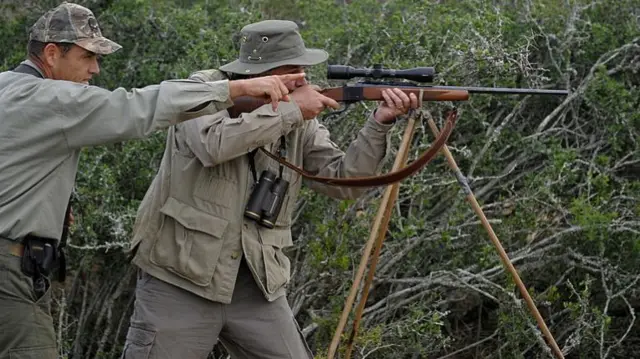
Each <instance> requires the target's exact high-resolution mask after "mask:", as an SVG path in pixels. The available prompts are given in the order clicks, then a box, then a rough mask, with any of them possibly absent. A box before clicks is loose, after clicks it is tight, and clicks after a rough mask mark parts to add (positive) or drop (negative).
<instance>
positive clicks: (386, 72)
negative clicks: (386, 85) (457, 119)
mask: <svg viewBox="0 0 640 359" xmlns="http://www.w3.org/2000/svg"><path fill="white" fill-rule="evenodd" d="M435 72H436V71H435V69H434V68H433V67H414V68H411V69H402V70H395V69H385V68H383V67H382V65H374V66H373V68H372V69H367V68H356V67H352V66H344V65H329V66H328V67H327V78H329V79H340V80H348V79H351V78H354V77H373V78H382V77H388V78H396V79H406V80H410V81H416V82H432V81H433V76H434V75H435Z"/></svg>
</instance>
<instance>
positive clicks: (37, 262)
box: [22, 236, 56, 277]
mask: <svg viewBox="0 0 640 359" xmlns="http://www.w3.org/2000/svg"><path fill="white" fill-rule="evenodd" d="M23 244H24V253H23V255H22V272H23V273H24V274H26V275H28V276H30V277H36V276H40V275H44V276H47V275H49V273H51V270H52V269H53V266H54V264H55V261H56V249H55V247H54V245H53V244H52V243H51V241H49V240H47V239H44V238H38V237H31V236H28V237H26V238H25V239H24V241H23Z"/></svg>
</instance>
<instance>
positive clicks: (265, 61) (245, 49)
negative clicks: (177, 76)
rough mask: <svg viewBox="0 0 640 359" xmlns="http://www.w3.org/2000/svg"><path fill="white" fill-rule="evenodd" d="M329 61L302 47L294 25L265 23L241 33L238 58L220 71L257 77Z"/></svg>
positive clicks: (281, 22)
mask: <svg viewBox="0 0 640 359" xmlns="http://www.w3.org/2000/svg"><path fill="white" fill-rule="evenodd" d="M328 57H329V54H327V52H326V51H324V50H320V49H308V48H306V47H305V45H304V41H302V36H300V32H299V31H298V25H297V24H296V23H295V22H293V21H288V20H264V21H260V22H256V23H253V24H249V25H247V26H245V27H243V28H242V30H240V57H239V58H238V59H237V60H235V61H233V62H230V63H228V64H226V65H223V66H221V67H220V70H222V71H226V72H233V73H237V74H244V75H248V74H249V75H250V74H260V73H262V72H265V71H269V70H271V69H274V68H276V67H279V66H284V65H300V66H310V65H317V64H319V63H321V62H324V61H326V60H327V58H328Z"/></svg>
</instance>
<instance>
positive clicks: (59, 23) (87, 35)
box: [29, 1, 122, 55]
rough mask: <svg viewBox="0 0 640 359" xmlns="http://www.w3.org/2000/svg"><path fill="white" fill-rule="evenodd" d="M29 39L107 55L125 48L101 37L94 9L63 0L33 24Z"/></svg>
mask: <svg viewBox="0 0 640 359" xmlns="http://www.w3.org/2000/svg"><path fill="white" fill-rule="evenodd" d="M29 40H35V41H40V42H61V43H71V44H76V45H78V46H80V47H82V48H84V49H86V50H88V51H91V52H94V53H96V54H101V55H107V54H111V53H114V52H116V51H118V50H119V49H121V48H122V46H120V45H119V44H117V43H115V42H113V41H111V40H109V39H107V38H106V37H103V36H102V32H101V31H100V28H99V27H98V20H96V17H95V16H94V15H93V12H91V10H89V9H87V8H86V7H84V6H80V5H78V4H73V3H69V2H66V1H65V2H63V3H62V4H60V5H58V6H57V7H56V8H54V9H51V10H49V11H48V12H47V13H46V14H44V15H42V16H41V17H40V19H38V21H36V23H35V24H34V25H33V26H32V27H31V32H30V33H29Z"/></svg>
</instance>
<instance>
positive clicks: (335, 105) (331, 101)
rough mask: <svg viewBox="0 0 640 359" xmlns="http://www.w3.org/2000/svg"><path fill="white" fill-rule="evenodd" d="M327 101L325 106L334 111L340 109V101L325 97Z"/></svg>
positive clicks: (324, 102)
mask: <svg viewBox="0 0 640 359" xmlns="http://www.w3.org/2000/svg"><path fill="white" fill-rule="evenodd" d="M325 99H326V100H325V101H323V104H324V105H325V106H328V107H331V108H333V109H336V110H337V109H339V108H340V104H339V103H338V101H336V100H334V99H332V98H331V97H326V96H325Z"/></svg>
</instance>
